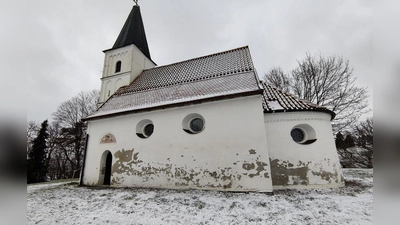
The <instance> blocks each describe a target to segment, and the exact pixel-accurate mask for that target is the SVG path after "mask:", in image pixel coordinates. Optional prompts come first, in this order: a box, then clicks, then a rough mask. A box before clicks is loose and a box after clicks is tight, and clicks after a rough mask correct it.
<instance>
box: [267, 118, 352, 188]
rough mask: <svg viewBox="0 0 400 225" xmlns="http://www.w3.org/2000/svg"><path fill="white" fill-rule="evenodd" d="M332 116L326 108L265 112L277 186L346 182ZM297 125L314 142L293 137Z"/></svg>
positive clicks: (270, 153)
mask: <svg viewBox="0 0 400 225" xmlns="http://www.w3.org/2000/svg"><path fill="white" fill-rule="evenodd" d="M330 118H331V116H330V115H329V114H327V113H323V112H285V113H266V114H264V120H265V128H266V133H267V142H268V149H269V157H270V162H271V173H272V182H273V187H274V189H282V188H314V187H327V188H329V187H339V186H343V185H344V180H343V175H342V170H341V166H340V163H339V158H338V154H337V152H336V147H335V143H334V139H333V134H332V127H331V123H330ZM297 127H299V128H300V129H301V130H303V131H304V132H305V133H306V135H307V134H308V136H309V139H310V141H309V142H312V143H309V144H307V142H305V143H296V142H295V141H294V140H293V138H292V136H291V131H292V129H293V128H297ZM314 138H316V140H315V141H314V142H313V140H312V139H314ZM306 139H307V137H305V139H304V141H306Z"/></svg>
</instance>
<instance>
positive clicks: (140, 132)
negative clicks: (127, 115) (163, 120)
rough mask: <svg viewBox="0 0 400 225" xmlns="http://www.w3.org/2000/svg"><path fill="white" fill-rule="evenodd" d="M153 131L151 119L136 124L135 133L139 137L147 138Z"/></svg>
mask: <svg viewBox="0 0 400 225" xmlns="http://www.w3.org/2000/svg"><path fill="white" fill-rule="evenodd" d="M153 132H154V124H153V122H152V121H151V120H149V119H145V120H142V121H140V122H139V123H138V124H137V125H136V135H137V136H138V137H140V138H148V137H150V136H151V135H152V134H153Z"/></svg>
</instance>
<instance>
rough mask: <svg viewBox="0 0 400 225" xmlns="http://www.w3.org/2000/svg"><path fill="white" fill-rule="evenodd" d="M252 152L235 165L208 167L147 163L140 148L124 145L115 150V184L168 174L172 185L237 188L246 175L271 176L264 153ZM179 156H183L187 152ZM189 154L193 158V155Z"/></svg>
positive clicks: (146, 181)
mask: <svg viewBox="0 0 400 225" xmlns="http://www.w3.org/2000/svg"><path fill="white" fill-rule="evenodd" d="M249 153H250V154H251V155H254V157H251V158H250V159H249V160H250V161H240V160H237V161H235V162H233V167H221V168H220V167H218V169H217V170H209V169H208V168H202V167H190V166H189V165H185V166H178V165H176V164H170V163H156V162H149V163H144V162H143V161H142V160H140V153H139V152H134V149H132V150H124V149H122V150H120V151H117V152H116V153H115V154H114V156H115V158H116V161H115V163H114V164H113V166H112V184H114V185H123V184H124V182H125V178H127V177H129V176H131V177H135V179H136V178H140V179H141V180H142V181H141V182H143V183H148V182H150V183H149V184H151V182H153V180H156V179H157V178H166V179H167V180H168V181H169V183H170V184H171V185H173V186H176V187H199V188H219V189H232V188H233V189H237V188H240V187H239V186H240V185H239V183H238V181H240V180H241V179H242V178H243V176H248V177H250V178H254V177H256V176H258V177H259V178H262V179H268V178H270V175H269V166H268V164H267V163H265V162H262V161H260V158H261V156H260V155H255V153H256V151H255V150H253V149H251V150H249ZM180 156H181V157H183V156H184V155H180ZM187 157H191V158H193V156H190V155H188V156H187ZM194 160H196V159H194ZM166 161H170V158H167V160H166ZM206 164H207V163H206ZM239 165H241V167H240V166H239ZM210 178H212V180H214V181H212V180H210ZM242 188H243V187H242Z"/></svg>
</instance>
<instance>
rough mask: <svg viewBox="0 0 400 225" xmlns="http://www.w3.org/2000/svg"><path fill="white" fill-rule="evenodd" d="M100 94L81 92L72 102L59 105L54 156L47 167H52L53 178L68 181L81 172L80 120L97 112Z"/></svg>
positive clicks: (82, 127)
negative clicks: (75, 171)
mask: <svg viewBox="0 0 400 225" xmlns="http://www.w3.org/2000/svg"><path fill="white" fill-rule="evenodd" d="M98 97H99V91H97V90H93V91H90V92H80V93H79V94H78V95H77V96H75V97H73V98H72V99H70V100H68V101H65V102H63V103H61V105H60V106H59V107H58V108H57V111H56V112H55V113H53V119H54V121H55V123H54V125H53V127H54V129H55V130H54V132H55V133H54V135H55V136H54V143H55V146H54V149H55V151H54V153H53V152H52V155H51V157H53V159H51V160H50V159H49V163H52V166H51V168H53V167H55V168H56V170H57V171H56V172H54V173H55V175H54V176H62V177H70V176H71V175H72V174H73V171H74V170H77V169H79V168H81V166H82V162H83V150H84V145H85V136H86V123H84V122H82V118H84V117H86V116H88V115H89V114H90V113H92V112H94V111H95V110H96V104H97V100H98Z"/></svg>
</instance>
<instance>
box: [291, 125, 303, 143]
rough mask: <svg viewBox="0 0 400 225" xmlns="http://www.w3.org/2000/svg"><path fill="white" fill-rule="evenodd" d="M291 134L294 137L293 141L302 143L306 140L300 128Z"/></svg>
mask: <svg viewBox="0 0 400 225" xmlns="http://www.w3.org/2000/svg"><path fill="white" fill-rule="evenodd" d="M290 135H291V136H292V138H293V141H295V142H297V143H300V142H302V141H303V140H304V136H305V135H304V132H303V130H301V129H299V128H295V129H293V130H292V131H291V132H290Z"/></svg>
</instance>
